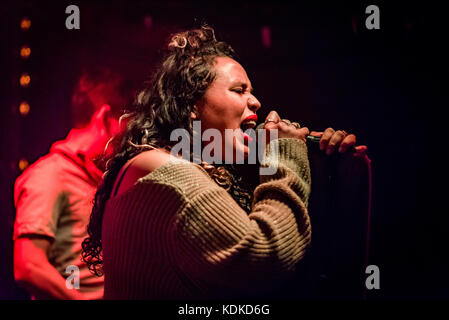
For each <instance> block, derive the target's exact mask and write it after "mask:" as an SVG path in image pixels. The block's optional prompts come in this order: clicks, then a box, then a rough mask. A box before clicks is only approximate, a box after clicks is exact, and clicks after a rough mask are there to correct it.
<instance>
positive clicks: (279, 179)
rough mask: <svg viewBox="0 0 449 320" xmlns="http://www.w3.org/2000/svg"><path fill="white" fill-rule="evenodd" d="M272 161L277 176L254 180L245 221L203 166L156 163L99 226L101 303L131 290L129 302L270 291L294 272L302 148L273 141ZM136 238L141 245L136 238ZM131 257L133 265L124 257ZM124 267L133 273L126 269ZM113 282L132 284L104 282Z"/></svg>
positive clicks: (301, 205)
mask: <svg viewBox="0 0 449 320" xmlns="http://www.w3.org/2000/svg"><path fill="white" fill-rule="evenodd" d="M273 157H276V159H275V158H273ZM272 163H276V165H277V170H276V173H275V174H273V175H271V176H261V177H260V180H261V184H260V185H259V186H258V187H257V188H256V190H255V192H254V202H253V208H252V211H251V213H250V214H249V215H248V214H247V213H246V212H245V211H244V210H242V209H241V208H240V207H239V206H238V204H237V203H236V202H235V201H234V199H233V198H232V197H231V196H230V195H229V194H228V192H227V191H226V190H224V189H223V188H221V187H219V186H218V185H217V184H216V183H215V182H213V181H212V180H211V179H210V178H209V176H208V174H207V173H206V172H205V171H204V170H203V169H202V168H201V167H200V166H198V165H194V164H192V163H189V162H184V161H181V162H180V161H176V162H174V163H167V164H165V165H163V166H161V167H160V168H158V169H157V170H155V171H154V172H152V173H150V174H149V175H147V176H146V177H144V178H142V179H140V180H139V182H138V184H137V185H136V186H135V187H134V188H133V189H131V190H129V192H127V193H125V194H124V195H123V196H121V197H120V196H119V197H117V198H114V199H112V200H111V201H110V202H109V203H108V207H107V212H106V213H105V220H109V222H108V221H104V225H103V247H104V267H105V298H108V297H115V298H117V297H123V295H120V293H118V292H119V291H120V290H122V292H124V289H120V287H121V286H124V287H126V288H127V290H130V291H132V288H131V289H129V287H133V286H134V287H135V290H138V291H139V293H135V292H134V293H129V294H126V297H133V298H135V297H140V298H142V297H144V298H145V297H146V298H195V297H219V296H232V295H233V294H239V295H243V296H245V293H252V292H255V291H259V290H268V289H270V288H271V287H272V286H274V285H276V284H277V283H278V282H279V281H280V279H282V278H284V277H285V276H286V275H287V274H289V273H291V272H292V271H293V270H294V269H295V266H296V264H297V263H298V262H299V261H300V260H301V258H302V257H303V256H304V253H305V252H306V248H307V246H308V245H309V243H310V238H311V226H310V219H309V216H308V213H307V206H306V204H307V200H308V196H309V193H310V170H309V164H308V160H307V149H306V146H305V143H304V142H302V141H299V140H297V139H279V140H276V142H274V143H273V142H272V143H271V144H270V145H269V147H268V148H267V153H266V156H265V158H264V160H263V161H262V166H269V165H270V164H272ZM135 201H136V202H138V203H135ZM139 216H144V218H141V217H139ZM128 229H131V230H128ZM126 230H127V231H126ZM145 230H148V232H147V233H145ZM150 230H151V231H150ZM105 232H112V233H114V236H110V235H105ZM121 234H123V235H124V237H125V238H126V239H132V241H131V242H128V243H127V241H126V239H125V241H124V240H123V239H120V235H121ZM142 234H145V239H142V240H141V241H140V242H141V243H145V245H142V244H139V241H138V240H136V239H134V238H136V237H143V235H142ZM119 241H122V244H120V245H117V246H115V245H114V244H113V242H119ZM123 241H124V243H123ZM136 246H137V247H138V248H139V249H136ZM145 246H146V247H145ZM139 250H144V251H146V252H140V251H139ZM136 251H137V252H136ZM130 252H135V253H136V254H138V256H137V258H135V257H130V258H129V259H127V258H126V256H127V255H129V254H130ZM113 257H115V258H113ZM122 259H123V260H124V261H125V262H123V260H122ZM132 259H134V260H132ZM128 260H132V262H133V263H132V267H131V266H129V268H132V270H133V271H131V270H129V271H128V270H127V267H126V264H128V262H126V261H128ZM141 260H144V261H141ZM124 264H125V265H124ZM118 265H120V267H118ZM161 265H162V267H161ZM136 268H137V270H136ZM140 268H145V269H146V272H147V273H148V272H149V276H147V277H144V278H142V279H138V280H139V281H140V282H139V281H137V279H136V277H135V276H134V278H133V277H132V276H131V274H133V273H137V274H139V273H140V272H143V270H140ZM159 273H161V274H159ZM120 276H125V277H128V278H129V279H132V281H133V282H136V283H134V284H130V283H125V282H126V281H124V282H123V283H121V284H120V286H119V285H117V284H118V283H119V282H115V283H114V284H111V283H110V282H112V281H113V280H112V278H113V277H120ZM161 279H163V280H161ZM142 281H144V282H145V284H144V285H142ZM145 290H147V291H146V292H147V293H146V294H144V293H143V291H145ZM114 292H115V293H116V294H114ZM117 294H118V295H117Z"/></svg>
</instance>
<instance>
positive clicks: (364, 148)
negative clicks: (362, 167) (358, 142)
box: [354, 145, 368, 156]
mask: <svg viewBox="0 0 449 320" xmlns="http://www.w3.org/2000/svg"><path fill="white" fill-rule="evenodd" d="M367 151H368V147H367V146H365V145H362V146H357V147H355V154H354V155H355V156H364V155H365V154H366V152H367Z"/></svg>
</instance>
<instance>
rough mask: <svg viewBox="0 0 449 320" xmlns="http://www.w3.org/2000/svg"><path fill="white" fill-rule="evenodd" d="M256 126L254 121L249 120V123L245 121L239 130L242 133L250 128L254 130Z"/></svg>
mask: <svg viewBox="0 0 449 320" xmlns="http://www.w3.org/2000/svg"><path fill="white" fill-rule="evenodd" d="M255 126H256V121H254V120H250V121H246V122H244V123H242V125H241V128H242V130H243V131H245V130H247V129H250V128H254V127H255Z"/></svg>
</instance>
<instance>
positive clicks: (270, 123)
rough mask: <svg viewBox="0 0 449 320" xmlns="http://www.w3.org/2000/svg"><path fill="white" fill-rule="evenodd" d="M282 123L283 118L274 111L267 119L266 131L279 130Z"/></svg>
mask: <svg viewBox="0 0 449 320" xmlns="http://www.w3.org/2000/svg"><path fill="white" fill-rule="evenodd" d="M280 121H281V117H279V114H278V113H277V112H276V111H274V110H272V111H271V112H270V113H269V114H268V116H267V118H266V119H265V127H264V128H265V129H268V130H270V129H274V128H277V124H278V123H279V122H280Z"/></svg>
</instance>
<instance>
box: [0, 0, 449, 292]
mask: <svg viewBox="0 0 449 320" xmlns="http://www.w3.org/2000/svg"><path fill="white" fill-rule="evenodd" d="M340 2H341V1H340ZM340 2H338V3H337V2H335V3H332V2H328V3H324V2H321V3H319V4H318V3H316V2H315V1H303V2H298V3H292V2H274V1H260V2H255V1H254V2H253V1H251V2H250V1H219V2H212V1H195V2H180V1H172V0H165V1H160V0H157V1H104V2H101V1H89V2H87V1H71V2H68V1H58V2H55V3H52V2H49V1H9V2H2V3H0V28H1V29H0V32H1V33H0V35H1V37H0V46H1V50H0V52H1V60H0V63H1V64H0V70H1V73H0V81H1V86H0V88H1V91H0V103H1V104H0V113H1V114H0V116H1V120H0V121H1V122H0V134H1V136H0V139H1V141H0V142H1V149H0V150H1V153H0V161H1V165H0V172H1V185H0V188H1V192H0V195H1V200H0V201H1V202H0V203H1V209H0V210H1V216H0V218H1V221H0V228H1V230H0V236H1V241H0V243H1V245H0V254H1V256H0V298H2V299H24V298H26V297H27V296H26V294H25V293H24V292H23V291H21V290H20V289H18V288H17V287H16V286H15V285H14V282H13V277H12V240H11V238H12V226H13V222H14V204H13V182H14V179H15V178H16V177H17V176H18V175H19V174H20V170H19V168H18V165H17V164H18V160H19V159H21V158H25V159H27V160H28V161H29V162H30V163H31V162H34V161H35V160H37V159H38V157H40V156H42V155H43V154H45V153H46V152H47V151H48V150H49V147H50V145H51V144H52V143H53V142H54V141H56V140H59V139H63V138H64V137H65V136H66V134H67V133H68V131H69V129H70V128H71V120H70V99H71V93H72V89H73V86H74V84H75V82H76V79H77V76H78V75H79V70H80V67H81V66H82V65H83V64H85V63H87V62H89V63H101V64H106V65H109V66H111V67H112V68H114V69H115V70H117V71H119V72H120V73H122V74H123V75H124V76H125V77H126V79H128V81H129V82H130V85H132V86H133V87H136V88H137V87H138V86H139V84H140V83H141V82H142V81H143V80H145V79H146V78H147V77H148V75H149V73H150V72H151V71H152V66H154V64H155V63H156V62H157V59H158V57H159V53H160V52H159V51H160V48H162V47H163V45H164V43H165V41H166V40H167V38H168V36H169V35H170V34H171V33H173V32H176V31H180V30H183V29H185V28H190V27H195V26H198V25H199V24H200V23H201V22H207V23H208V24H210V25H211V26H212V27H214V28H215V31H216V35H217V38H219V39H221V40H225V41H228V42H229V43H230V44H231V45H232V46H233V47H234V49H235V50H236V51H237V53H238V54H239V56H240V61H241V63H242V65H243V66H244V67H245V68H246V70H247V73H248V75H249V77H250V79H251V81H252V83H253V86H254V87H255V94H256V96H257V97H258V99H259V100H260V101H261V103H262V109H261V112H260V115H261V116H262V117H261V118H264V116H265V115H266V114H267V113H268V111H269V110H271V108H276V110H278V112H279V113H280V114H281V117H285V118H289V119H295V120H298V121H299V122H300V123H301V124H303V125H306V126H308V127H309V128H310V129H313V130H324V129H325V128H326V127H329V126H331V127H333V128H336V129H345V130H346V131H349V132H353V133H356V135H357V138H358V143H359V144H365V145H367V146H368V148H369V149H368V152H369V157H370V158H371V160H372V170H373V206H372V220H371V230H372V234H371V248H370V259H369V261H370V263H371V264H375V265H377V266H379V268H380V272H381V289H380V290H377V291H375V292H370V295H369V298H370V299H447V298H449V281H448V278H449V277H448V270H449V269H448V266H449V264H448V258H447V251H448V250H447V248H446V246H447V244H448V237H447V231H448V226H449V220H448V210H447V207H448V206H447V195H446V191H447V183H446V181H447V180H446V177H447V174H446V169H445V166H443V164H444V163H443V162H444V161H445V151H446V148H447V145H448V144H447V133H446V128H447V127H448V126H447V124H446V119H447V118H446V117H444V114H445V113H444V111H445V110H444V109H445V108H446V107H447V102H446V101H447V100H446V99H445V98H446V97H445V93H446V92H445V91H446V90H447V89H446V90H445V91H443V90H444V89H443V84H445V85H446V83H447V81H444V80H446V79H445V78H446V70H447V69H445V60H446V59H447V54H446V52H445V51H444V43H445V42H447V33H446V30H445V29H443V26H444V19H445V17H444V16H443V9H442V8H441V7H440V6H439V5H438V4H432V3H430V2H422V3H421V4H413V3H410V2H409V1H398V2H396V1H395V4H392V3H391V1H390V2H389V3H386V2H384V1H372V2H363V1H349V2H347V1H345V2H344V3H345V4H340ZM69 4H76V5H78V6H79V8H80V12H81V29H80V30H67V29H66V28H65V19H66V17H67V16H68V15H67V14H65V8H66V6H68V5H69ZM370 4H375V5H377V6H379V8H380V30H367V29H366V27H365V19H366V17H367V16H368V15H367V14H365V8H366V7H367V6H368V5H370ZM23 16H28V17H29V18H30V19H31V22H32V26H31V29H30V30H29V31H28V32H22V31H21V30H20V27H19V25H20V20H21V18H22V17H23ZM145 17H147V19H146V21H147V24H146V25H145ZM148 17H151V18H148ZM149 22H151V23H149ZM262 27H269V28H270V30H271V47H269V48H267V47H264V46H263V44H262V41H261V39H262V38H261V28H262ZM23 44H28V45H29V46H30V47H31V50H32V52H31V58H30V59H29V60H27V61H22V60H21V59H20V57H19V49H20V47H21V45H23ZM23 71H28V72H29V73H30V75H31V86H30V87H29V88H27V89H26V90H24V89H21V88H20V87H19V85H18V77H19V75H20V74H21V72H23ZM446 87H447V86H445V88H446ZM23 98H26V99H28V101H29V102H30V105H31V111H30V113H29V114H28V115H27V116H26V117H24V116H22V115H20V114H19V112H18V104H19V103H20V101H21V100H22V99H23ZM353 227H354V228H357V227H359V226H357V225H354V226H353ZM344 258H345V255H344V253H342V259H344Z"/></svg>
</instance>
